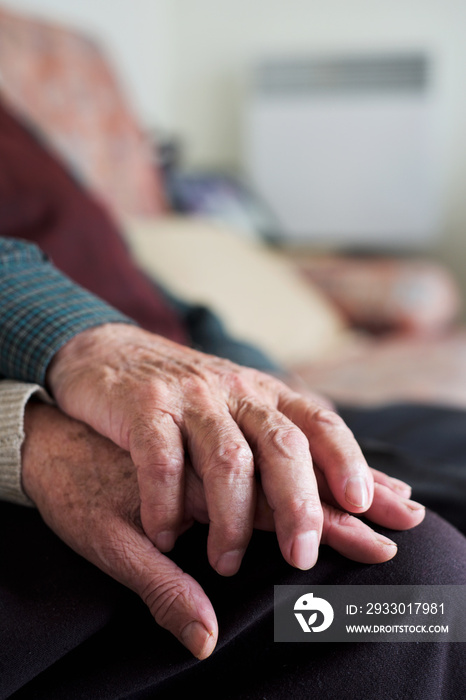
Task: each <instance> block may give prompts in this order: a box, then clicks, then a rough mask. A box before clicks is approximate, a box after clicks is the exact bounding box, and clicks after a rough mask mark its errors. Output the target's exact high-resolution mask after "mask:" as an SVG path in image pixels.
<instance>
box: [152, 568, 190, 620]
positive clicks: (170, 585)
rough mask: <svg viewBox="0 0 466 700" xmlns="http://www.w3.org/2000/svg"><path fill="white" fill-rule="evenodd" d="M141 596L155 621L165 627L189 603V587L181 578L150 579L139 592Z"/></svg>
mask: <svg viewBox="0 0 466 700" xmlns="http://www.w3.org/2000/svg"><path fill="white" fill-rule="evenodd" d="M141 598H142V599H143V601H144V602H145V604H146V605H147V607H148V608H149V610H150V611H151V613H152V615H153V617H154V618H155V620H156V622H157V623H158V624H159V625H160V626H161V627H165V628H166V629H169V628H170V625H171V624H173V620H174V618H176V617H177V616H179V615H180V614H181V613H182V612H183V610H185V609H186V608H187V607H188V606H189V604H190V598H191V596H190V592H189V587H188V586H187V584H186V583H185V582H184V581H183V580H182V579H174V578H165V579H162V580H159V579H158V578H157V579H151V580H150V581H149V583H148V584H147V585H146V587H145V588H144V590H143V591H142V593H141Z"/></svg>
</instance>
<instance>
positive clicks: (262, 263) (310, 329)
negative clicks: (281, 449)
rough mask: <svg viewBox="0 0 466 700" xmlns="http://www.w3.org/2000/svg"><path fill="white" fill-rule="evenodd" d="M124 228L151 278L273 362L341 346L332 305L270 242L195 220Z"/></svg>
mask: <svg viewBox="0 0 466 700" xmlns="http://www.w3.org/2000/svg"><path fill="white" fill-rule="evenodd" d="M124 228H125V235H126V236H127V241H128V244H129V246H130V249H131V250H132V253H133V255H134V257H135V259H136V261H137V263H138V264H139V265H140V266H141V267H142V269H143V270H144V271H145V272H146V274H148V275H150V276H152V277H153V278H154V279H156V280H157V281H159V282H160V283H162V284H163V285H164V286H165V287H166V288H167V289H168V290H169V291H170V292H172V293H173V294H175V295H177V296H179V297H181V298H182V299H184V300H186V301H190V302H194V303H201V304H206V305H208V306H209V307H210V308H211V309H212V310H213V311H215V312H216V313H217V314H218V315H219V316H220V317H221V318H222V320H223V322H224V323H225V325H226V328H227V330H228V331H229V332H230V333H232V334H233V335H235V336H236V337H238V338H239V339H242V340H245V341H247V342H250V343H253V344H255V345H258V346H259V347H260V348H261V349H262V350H264V351H265V352H267V353H268V354H269V355H270V356H271V357H272V358H273V359H274V360H275V361H277V362H280V363H282V364H292V363H295V362H303V361H307V360H314V359H317V358H320V357H323V356H325V355H326V354H327V353H328V352H329V351H330V350H332V349H334V348H336V347H337V346H338V345H339V344H340V342H343V339H344V338H345V336H346V334H345V327H344V323H343V321H342V319H341V317H340V316H339V314H338V312H337V311H336V310H335V309H334V308H333V306H332V305H331V303H330V302H328V301H327V300H326V299H325V297H324V296H323V295H322V294H321V293H320V292H319V291H318V289H317V288H315V287H313V286H311V285H309V284H308V283H307V282H305V281H303V280H302V279H301V278H300V277H299V275H298V274H297V273H296V271H295V268H294V266H293V264H292V263H291V262H289V261H288V260H286V259H284V258H283V257H282V256H281V255H280V254H279V253H278V252H275V251H273V250H270V249H269V248H267V247H266V245H265V244H261V243H259V242H257V241H251V240H247V239H244V238H241V237H239V236H237V235H235V234H234V233H232V232H231V231H230V230H228V229H227V228H224V227H222V226H220V225H218V224H215V223H212V222H206V221H203V220H199V219H194V218H193V219H189V218H183V217H166V218H157V219H154V220H152V221H149V220H147V219H144V220H143V219H141V220H137V219H131V220H128V221H127V222H126V226H125V227H124Z"/></svg>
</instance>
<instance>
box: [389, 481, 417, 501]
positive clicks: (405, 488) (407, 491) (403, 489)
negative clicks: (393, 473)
mask: <svg viewBox="0 0 466 700" xmlns="http://www.w3.org/2000/svg"><path fill="white" fill-rule="evenodd" d="M390 482H391V485H392V487H393V488H394V489H395V491H398V493H401V494H402V495H403V496H404V497H405V498H409V497H410V495H411V491H412V488H411V486H410V485H409V484H407V483H406V482H404V481H401V479H394V478H393V477H391V478H390Z"/></svg>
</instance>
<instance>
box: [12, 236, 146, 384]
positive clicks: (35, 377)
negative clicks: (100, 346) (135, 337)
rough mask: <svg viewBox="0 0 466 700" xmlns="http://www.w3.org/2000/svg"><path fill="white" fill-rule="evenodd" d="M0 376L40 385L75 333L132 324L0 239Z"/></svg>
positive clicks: (24, 248) (23, 247)
mask: <svg viewBox="0 0 466 700" xmlns="http://www.w3.org/2000/svg"><path fill="white" fill-rule="evenodd" d="M0 270H1V276H0V299H1V303H0V374H2V375H3V376H5V377H9V378H11V379H22V380H24V381H27V382H36V383H37V384H41V385H42V386H43V385H44V383H45V372H46V369H47V366H48V364H49V362H50V360H51V359H52V357H53V355H54V354H55V353H56V352H57V351H58V350H59V349H60V348H61V347H62V346H63V345H64V344H65V343H66V342H67V341H68V340H70V338H72V337H73V336H74V335H76V334H77V333H79V332H81V331H83V330H85V329H86V328H91V327H93V326H98V325H101V324H103V323H109V322H116V323H118V322H119V323H132V321H130V320H129V319H128V318H127V317H126V316H124V315H123V314H121V313H119V312H118V311H116V310H115V309H112V308H111V307H110V306H108V305H107V304H106V303H105V302H103V301H100V300H99V299H97V298H96V297H94V296H93V295H92V294H90V293H89V292H87V291H85V290H84V289H82V288H81V287H79V286H78V285H76V284H74V283H73V282H71V280H69V279H67V278H66V277H64V276H63V275H62V274H61V273H60V272H58V270H55V268H54V267H53V266H52V265H51V264H50V263H48V262H47V261H46V260H45V256H44V255H43V254H42V253H41V252H40V251H39V249H38V248H36V246H34V245H31V244H28V243H24V242H22V241H17V240H10V239H5V238H0Z"/></svg>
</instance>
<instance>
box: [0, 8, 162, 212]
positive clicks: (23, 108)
mask: <svg viewBox="0 0 466 700" xmlns="http://www.w3.org/2000/svg"><path fill="white" fill-rule="evenodd" d="M0 85H1V89H2V93H3V95H4V97H5V98H6V99H7V100H8V102H9V103H10V105H11V106H12V107H14V108H15V110H17V111H18V112H19V114H20V115H21V116H22V117H23V118H27V119H28V120H30V121H31V122H32V123H33V124H34V126H35V127H38V128H39V129H40V131H41V132H42V134H43V135H44V136H45V138H46V140H47V141H48V142H49V143H51V144H52V146H53V147H54V148H55V149H56V150H57V151H58V153H60V154H61V155H62V156H63V157H64V158H65V160H66V161H67V162H68V163H69V164H70V165H71V167H72V169H73V170H74V172H75V173H76V175H77V176H78V177H79V178H81V179H82V180H83V181H84V182H85V183H86V184H87V185H88V186H89V187H90V188H91V189H92V190H93V191H94V193H95V194H96V195H97V196H98V197H99V199H100V200H101V201H102V202H103V203H105V204H106V205H108V206H109V208H110V210H111V211H112V212H113V213H115V214H130V215H131V214H132V215H157V214H160V213H161V212H162V211H164V210H165V199H164V195H163V189H162V186H161V182H160V178H159V176H158V173H157V171H156V169H155V167H154V155H153V147H152V146H151V145H149V143H147V142H146V141H145V140H144V138H143V136H142V134H141V131H140V129H139V127H138V125H137V122H136V120H135V118H134V116H133V115H132V114H131V112H130V110H129V108H128V106H127V104H126V102H125V99H124V97H123V95H122V93H121V90H120V89H119V86H118V85H117V83H116V81H115V78H114V76H113V74H112V72H111V70H110V68H109V66H108V64H107V62H106V59H105V58H104V56H103V55H102V53H101V51H100V49H99V47H98V46H96V44H94V43H93V42H91V41H89V40H88V39H87V38H85V37H83V36H80V35H79V34H77V33H75V32H74V31H73V32H71V31H69V30H67V29H64V28H62V27H60V26H56V25H52V24H48V23H45V22H42V21H37V20H34V19H30V18H29V17H23V16H21V15H16V14H14V13H12V12H10V11H9V10H8V11H5V10H4V9H0Z"/></svg>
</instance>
